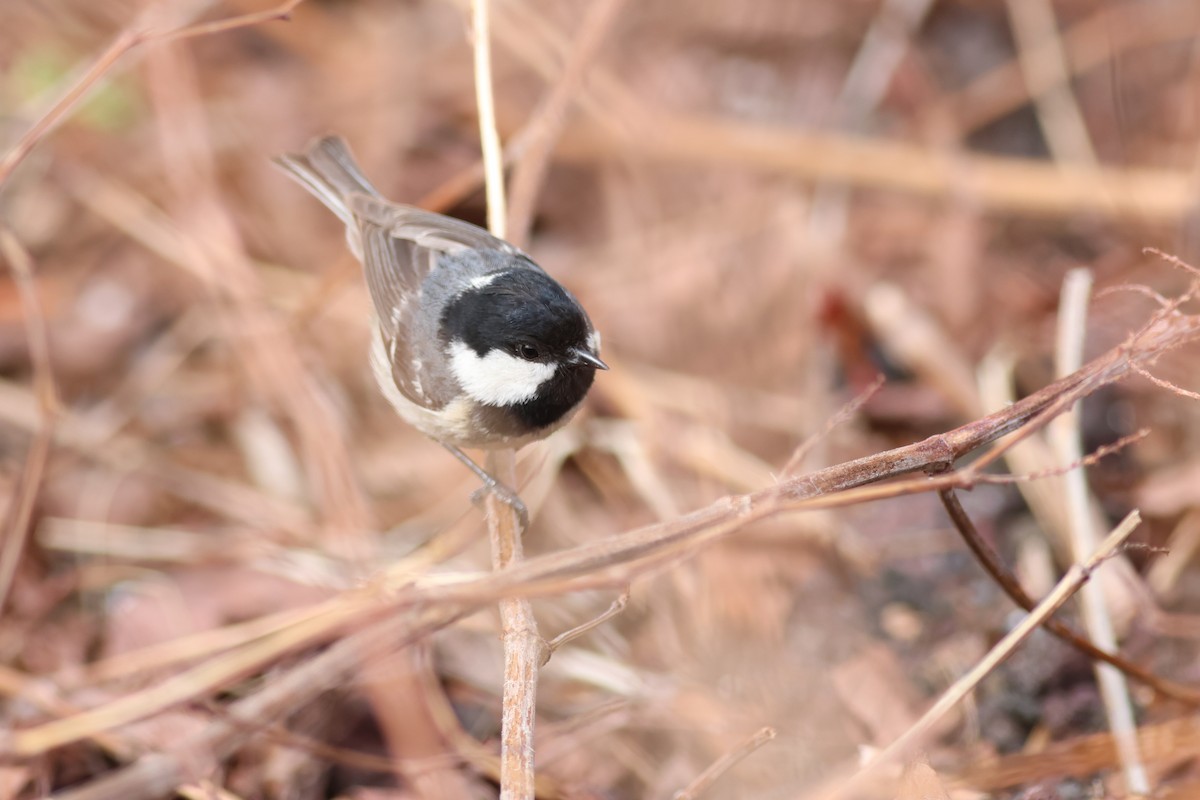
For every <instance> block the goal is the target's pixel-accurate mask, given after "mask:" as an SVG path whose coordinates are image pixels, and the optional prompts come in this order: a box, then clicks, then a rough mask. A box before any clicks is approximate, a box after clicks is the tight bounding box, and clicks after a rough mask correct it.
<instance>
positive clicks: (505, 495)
mask: <svg viewBox="0 0 1200 800" xmlns="http://www.w3.org/2000/svg"><path fill="white" fill-rule="evenodd" d="M441 445H442V447H445V448H446V449H447V450H449V451H450V452H451V453H452V454H453V455H454V457H455V458H457V459H458V460H459V461H461V462H462V463H463V464H466V466H467V469H469V470H471V472H474V473H475V475H476V476H478V478H479V480H481V481H483V486H482V487H481V488H479V489H478V490H477V491H475V492H472V493H471V502H472V503H474V504H475V505H482V503H483V498H484V497H486V496H487V495H488V494H493V495H495V496H496V499H497V500H499V501H500V502H501V503H504V504H505V505H506V506H508V507H509V508H511V509H512V510H513V511H515V512H516V514H517V518H518V519H519V520H520V523H521V530H522V531H525V530H528V529H529V509H527V508H526V507H525V501H524V500H522V499H521V497H520V495H518V494H517V493H516V491H515V490H513V489H511V488H509V487H508V486H505V485H504V484H503V483H501V482H500V481H498V480H496V478H495V477H494V476H493V475H492V473H490V472H488V471H487V470H486V469H484V468H483V467H481V466H479V465H478V464H476V463H475V462H474V461H472V460H471V457H470V456H468V455H467V454H466V453H464V452H463V451H462V450H459V449H458V448H457V447H455V446H454V445H452V444H446V443H445V442H442V443H441Z"/></svg>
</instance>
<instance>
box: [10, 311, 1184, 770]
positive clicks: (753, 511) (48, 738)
mask: <svg viewBox="0 0 1200 800" xmlns="http://www.w3.org/2000/svg"><path fill="white" fill-rule="evenodd" d="M1198 337H1200V319H1197V318H1194V317H1185V316H1182V315H1179V314H1176V313H1172V312H1171V311H1166V310H1164V311H1160V312H1158V313H1157V314H1155V315H1154V317H1153V318H1152V319H1151V321H1150V322H1148V323H1147V324H1146V325H1145V326H1143V327H1142V328H1141V329H1140V330H1139V331H1137V332H1136V333H1135V334H1134V335H1132V336H1131V337H1130V338H1129V339H1128V340H1127V341H1126V342H1125V343H1123V344H1122V345H1120V346H1118V347H1116V348H1114V349H1113V350H1110V351H1109V352H1108V353H1105V354H1104V355H1102V356H1100V357H1099V358H1097V359H1095V360H1093V361H1091V362H1089V363H1088V364H1087V365H1085V366H1084V367H1083V368H1082V369H1080V370H1079V371H1077V372H1075V373H1073V374H1072V375H1070V376H1068V377H1066V378H1064V379H1062V380H1060V381H1057V382H1055V383H1054V384H1051V385H1049V386H1047V387H1045V388H1044V389H1042V390H1040V391H1038V392H1035V393H1034V394H1032V395H1030V396H1029V397H1026V398H1025V399H1023V400H1021V401H1019V402H1017V403H1015V404H1013V405H1012V406H1010V407H1008V408H1005V409H1002V410H1001V411H997V412H995V413H993V414H990V415H988V416H986V417H984V418H982V419H979V420H976V421H974V422H971V423H968V424H967V425H963V426H961V427H959V428H956V429H954V430H951V431H948V432H946V433H943V434H939V435H936V436H932V437H930V438H928V439H926V440H924V441H921V442H917V443H915V444H912V445H908V446H905V447H900V448H896V449H894V450H889V451H886V452H883V453H878V454H875V455H872V456H868V457H865V458H861V459H857V460H855V461H850V462H847V463H844V464H840V465H837V466H833V467H828V468H826V469H823V470H819V471H817V472H815V473H812V474H809V475H806V476H800V477H797V478H793V479H791V480H788V481H785V482H783V483H780V484H778V485H776V486H770V487H767V488H764V489H761V490H758V491H756V492H751V493H749V494H746V495H740V496H732V497H727V498H724V499H722V500H720V501H718V502H716V503H714V504H712V505H710V506H707V507H706V508H703V509H700V510H698V511H695V512H692V513H690V514H687V515H685V516H683V517H681V518H679V519H676V520H672V521H670V522H667V523H663V524H658V525H651V526H648V527H645V528H641V529H638V530H634V531H631V532H628V533H625V534H622V535H619V536H615V537H612V538H610V539H605V540H599V541H592V542H588V543H586V544H583V545H580V546H577V547H574V548H571V549H568V550H565V551H562V552H558V553H553V554H549V555H545V556H539V557H536V558H532V559H527V560H525V561H524V562H522V563H519V564H512V565H510V566H509V567H508V568H506V569H504V570H499V571H494V572H492V573H490V574H487V575H482V576H466V577H463V578H460V579H457V580H450V581H444V580H443V581H430V582H420V583H416V584H414V583H413V579H412V576H411V573H410V572H409V571H408V570H407V568H405V569H402V570H400V571H399V573H398V574H397V581H398V582H399V585H398V586H397V587H396V588H395V589H394V590H393V592H392V593H391V594H390V596H382V595H380V594H379V592H378V591H376V590H372V591H365V592H359V593H348V594H345V595H342V596H340V597H338V598H335V599H334V600H332V601H330V602H329V603H328V604H326V605H325V606H324V607H322V609H320V610H319V611H314V612H313V613H312V614H310V616H309V617H308V618H307V619H306V620H305V621H304V622H303V623H300V624H297V625H294V626H292V627H290V628H287V629H284V630H281V631H279V632H278V633H276V634H274V635H272V636H269V637H267V638H266V639H264V640H262V641H260V642H257V643H255V644H254V645H252V646H250V647H248V648H243V650H241V651H236V652H234V653H231V654H229V655H226V656H223V657H222V658H221V660H220V661H218V662H216V663H213V664H210V665H200V666H198V667H196V668H194V669H193V670H190V671H188V672H187V673H184V674H181V675H179V676H177V677H176V678H175V679H173V680H171V681H168V683H167V684H164V685H163V687H162V689H161V690H159V689H158V688H155V689H151V690H147V691H145V692H143V693H142V695H144V696H143V697H137V698H129V699H128V700H125V699H122V700H118V701H116V702H115V703H113V704H111V706H112V707H111V708H110V707H107V706H102V707H100V708H97V709H94V710H92V711H89V712H85V713H84V714H82V715H79V716H78V717H74V718H68V719H65V720H58V721H54V722H50V723H45V724H43V725H40V726H37V727H34V728H29V729H26V730H20V731H13V732H10V733H9V734H8V735H7V736H6V737H4V739H3V740H0V745H2V747H0V750H2V751H3V752H6V753H9V754H11V755H18V756H26V757H28V756H32V755H36V754H39V753H42V752H45V751H46V750H47V749H48V748H51V747H55V746H59V745H62V744H66V743H68V742H70V741H75V740H78V739H79V738H83V737H86V736H90V735H92V734H94V733H95V732H97V731H99V730H104V729H106V728H107V727H110V726H112V725H117V724H122V723H126V722H131V721H133V720H135V719H140V718H144V717H145V716H147V715H149V714H152V713H156V712H157V711H159V710H161V709H163V708H166V707H169V706H170V705H173V704H177V703H181V702H185V701H187V700H189V699H194V698H197V697H202V696H204V695H206V694H207V693H209V692H211V691H213V690H214V689H216V688H219V687H221V686H225V685H228V684H229V682H230V681H232V680H234V679H236V678H237V677H238V676H240V675H246V674H250V673H251V672H252V671H254V670H256V669H261V668H262V667H263V666H264V665H265V664H268V663H271V662H272V661H273V660H276V659H278V658H279V657H281V656H282V655H283V654H285V653H287V652H289V651H291V650H293V649H295V648H296V647H300V646H307V645H309V644H311V643H313V642H316V641H321V640H325V639H327V638H328V637H329V636H331V635H333V634H334V633H335V632H337V631H339V630H344V629H345V628H346V627H347V626H349V625H352V624H355V623H356V621H357V622H361V620H363V619H370V618H374V616H375V615H377V614H381V613H387V614H392V615H394V614H396V613H398V612H400V611H407V610H420V611H421V612H422V613H429V614H434V613H435V612H437V613H438V614H440V615H441V616H440V617H439V619H444V620H450V619H455V618H457V617H458V616H459V615H460V614H462V613H465V612H466V611H468V610H472V609H476V608H480V607H483V606H486V605H489V604H492V603H496V602H499V601H501V600H504V599H509V600H511V599H512V598H517V597H537V596H550V595H556V594H562V593H565V592H570V591H576V590H580V589H585V588H596V587H606V586H614V585H624V584H627V583H629V581H630V580H631V579H632V578H633V577H634V576H637V575H644V574H648V573H651V572H654V571H657V570H661V569H663V568H665V567H666V566H667V565H669V564H671V563H674V562H676V561H678V560H680V559H682V558H685V557H688V556H689V555H692V554H694V553H696V552H697V551H698V550H699V549H700V548H702V547H703V546H705V545H707V544H711V543H712V542H714V541H716V540H718V539H719V538H721V537H723V536H727V535H729V534H731V533H733V532H735V531H737V530H740V529H742V528H744V527H745V526H747V525H749V524H751V523H753V522H755V521H758V520H761V519H765V518H767V517H770V516H772V515H774V514H777V513H779V512H781V511H785V510H801V509H807V510H812V509H820V508H835V507H844V506H848V505H852V504H855V503H862V502H869V501H872V500H881V499H886V498H891V497H897V496H900V495H903V494H909V493H914V492H923V491H939V490H948V489H961V488H969V487H970V486H972V485H974V484H975V482H976V480H977V476H976V472H977V470H979V469H982V468H983V467H982V466H981V465H983V464H985V463H990V461H991V460H993V459H992V456H995V457H999V456H998V455H997V452H998V451H1000V450H1002V449H1003V448H1002V447H997V448H995V449H994V450H993V451H992V453H991V454H989V456H985V457H984V458H982V459H979V460H977V461H975V462H973V463H972V464H971V465H969V466H968V467H966V468H964V469H962V470H959V471H957V472H945V470H946V469H948V468H949V467H950V466H951V465H953V463H954V462H955V461H956V460H957V459H958V458H960V457H962V456H964V455H966V454H967V453H970V452H971V451H973V450H975V449H978V448H979V447H982V446H984V445H986V444H988V443H989V442H992V441H995V440H996V439H999V438H1000V437H1002V436H1004V435H1005V434H1009V433H1012V432H1013V431H1024V430H1026V429H1028V428H1029V427H1030V426H1032V427H1035V428H1036V427H1038V426H1043V425H1045V423H1046V422H1048V421H1049V420H1050V419H1051V418H1053V417H1054V416H1055V415H1056V414H1058V413H1061V412H1062V411H1063V410H1064V409H1066V408H1068V407H1070V406H1071V405H1072V404H1074V403H1075V402H1076V401H1077V400H1079V399H1080V398H1082V397H1084V396H1086V395H1087V394H1089V393H1090V392H1093V391H1095V390H1096V389H1098V388H1100V387H1102V386H1105V385H1107V384H1109V383H1112V382H1113V381H1116V380H1120V379H1121V378H1124V377H1127V376H1128V375H1129V374H1130V373H1131V372H1132V371H1133V370H1132V367H1133V365H1136V364H1140V363H1150V362H1153V361H1154V360H1155V359H1157V358H1158V357H1160V356H1161V355H1162V354H1163V353H1164V352H1166V351H1167V350H1170V349H1172V348H1175V347H1178V346H1180V345H1182V344H1184V343H1186V342H1189V341H1193V340H1195V339H1196V338H1198ZM1023 426H1024V427H1023ZM1011 441H1012V438H1010V439H1009V440H1008V442H1011ZM919 470H924V471H928V472H934V473H941V474H934V475H933V476H932V477H928V478H918V479H907V480H899V481H894V482H891V483H887V484H883V485H879V486H865V485H864V484H868V483H872V482H876V481H880V480H883V479H885V478H890V477H899V476H902V475H904V474H906V473H911V472H914V471H919ZM447 609H449V610H447ZM430 624H433V623H430ZM527 638H529V639H530V641H532V637H527ZM540 647H541V640H540V639H537V647H536V648H534V647H532V646H531V647H530V648H529V650H530V651H531V652H530V653H529V655H530V656H534V655H536V656H537V658H540V652H537V653H536V654H535V653H533V652H532V651H533V650H535V649H536V650H539V651H540ZM537 658H535V659H534V661H533V665H534V666H533V669H534V670H535V674H536V664H537V663H538V660H537ZM301 669H302V668H301ZM313 689H314V690H315V689H316V687H313ZM291 700H292V702H293V704H294V703H295V702H298V701H299V698H298V697H291Z"/></svg>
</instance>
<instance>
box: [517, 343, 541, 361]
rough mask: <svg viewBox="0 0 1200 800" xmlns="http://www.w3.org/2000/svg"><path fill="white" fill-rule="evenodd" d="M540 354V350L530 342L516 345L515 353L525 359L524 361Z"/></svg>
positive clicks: (531, 359)
mask: <svg viewBox="0 0 1200 800" xmlns="http://www.w3.org/2000/svg"><path fill="white" fill-rule="evenodd" d="M541 354H542V353H541V351H540V350H538V349H537V348H536V347H534V346H533V345H531V344H519V345H517V355H519V356H521V358H523V359H525V360H526V361H533V360H534V359H536V358H537V357H538V356H540V355H541Z"/></svg>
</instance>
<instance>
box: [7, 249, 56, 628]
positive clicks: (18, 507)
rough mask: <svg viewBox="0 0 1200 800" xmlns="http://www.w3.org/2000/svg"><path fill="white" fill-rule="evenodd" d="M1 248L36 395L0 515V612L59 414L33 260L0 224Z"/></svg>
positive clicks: (47, 459)
mask: <svg viewBox="0 0 1200 800" xmlns="http://www.w3.org/2000/svg"><path fill="white" fill-rule="evenodd" d="M0 253H3V255H4V259H5V260H6V261H7V262H8V266H9V269H11V270H12V274H13V277H14V279H15V282H16V285H17V290H18V292H19V294H20V299H21V308H22V310H23V311H24V314H23V317H24V322H25V331H26V339H27V340H28V342H29V352H30V356H31V360H32V361H33V385H34V395H35V397H36V398H37V407H38V418H39V420H38V427H37V429H36V430H35V431H34V434H33V441H32V442H31V443H30V445H29V450H28V451H26V454H25V464H24V467H23V468H22V470H21V479H20V481H19V482H18V484H17V487H16V491H15V492H14V497H15V501H14V502H12V503H11V504H10V505H9V506H8V511H7V513H6V514H5V519H4V528H3V534H2V535H3V537H4V544H3V550H2V551H0V611H3V609H4V606H5V604H6V603H7V602H8V593H9V590H10V589H12V582H13V576H14V575H15V574H16V572H17V563H18V562H19V561H20V559H21V554H22V553H23V552H24V550H25V541H26V539H27V538H28V536H29V522H30V519H31V518H32V516H33V505H34V501H35V500H36V499H37V495H38V490H39V488H40V487H41V483H42V476H43V474H44V473H45V471H46V463H47V462H48V461H49V460H50V448H51V446H52V445H53V443H54V431H55V426H56V423H57V419H58V412H59V404H58V390H57V389H56V388H55V383H54V367H53V365H52V364H51V363H50V339H49V333H48V331H47V328H46V318H45V315H43V313H42V303H41V300H40V299H39V298H38V292H37V287H36V286H35V285H34V281H33V273H34V269H33V259H32V258H30V256H29V253H27V252H26V251H25V248H24V247H22V246H21V243H20V242H19V241H18V240H17V237H16V236H14V235H13V233H12V232H11V231H10V230H8V229H7V228H4V227H0Z"/></svg>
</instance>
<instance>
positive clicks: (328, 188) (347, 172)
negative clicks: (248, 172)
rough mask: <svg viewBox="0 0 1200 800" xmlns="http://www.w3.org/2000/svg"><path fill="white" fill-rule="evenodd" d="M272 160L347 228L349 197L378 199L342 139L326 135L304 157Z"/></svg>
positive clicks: (279, 157) (350, 218)
mask: <svg viewBox="0 0 1200 800" xmlns="http://www.w3.org/2000/svg"><path fill="white" fill-rule="evenodd" d="M273 160H274V162H275V163H276V164H277V165H279V166H280V167H281V168H282V169H283V170H284V171H285V172H287V173H288V175H289V176H291V177H292V178H293V179H295V180H296V181H298V182H299V183H300V184H301V185H303V186H304V187H305V188H307V189H308V190H309V191H310V192H312V193H313V195H315V196H316V198H317V199H318V200H320V201H321V202H322V203H324V204H325V205H326V206H328V207H329V210H330V211H332V212H333V213H335V214H337V215H338V217H339V218H340V219H341V220H342V222H344V223H345V224H346V225H351V223H352V222H353V215H352V214H351V213H350V208H349V206H348V205H347V198H348V197H349V196H350V195H354V194H367V195H373V196H376V197H378V196H379V192H378V190H376V189H375V187H374V186H372V185H371V182H370V181H368V180H367V178H366V176H364V175H363V174H362V170H360V169H359V168H358V164H357V163H356V162H355V161H354V156H353V155H351V153H350V148H349V147H347V146H346V142H345V141H344V140H343V139H342V138H341V137H339V136H325V137H323V138H321V139H317V140H316V141H314V142H313V143H312V144H310V145H309V146H308V148H307V149H306V150H305V151H304V153H302V154H301V153H287V154H284V155H281V156H278V157H276V158H275V159H273Z"/></svg>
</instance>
